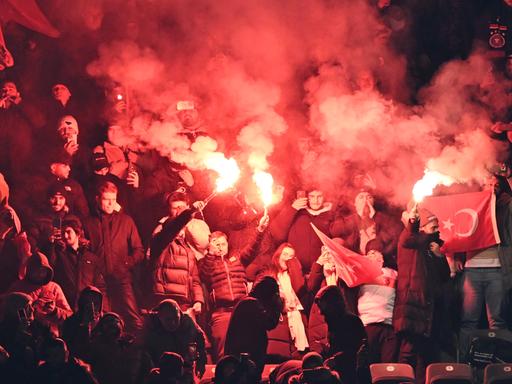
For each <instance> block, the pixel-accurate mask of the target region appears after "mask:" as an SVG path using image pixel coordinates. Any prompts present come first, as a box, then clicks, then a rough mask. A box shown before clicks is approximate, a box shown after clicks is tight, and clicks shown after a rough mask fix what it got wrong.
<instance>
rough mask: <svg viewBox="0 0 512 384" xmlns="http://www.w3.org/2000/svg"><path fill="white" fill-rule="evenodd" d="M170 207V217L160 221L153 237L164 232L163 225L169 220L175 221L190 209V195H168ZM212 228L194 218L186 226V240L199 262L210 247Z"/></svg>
mask: <svg viewBox="0 0 512 384" xmlns="http://www.w3.org/2000/svg"><path fill="white" fill-rule="evenodd" d="M165 201H166V202H167V207H168V215H167V216H164V217H162V218H161V219H160V220H159V221H158V225H157V226H156V228H155V229H154V230H153V236H154V235H156V234H157V233H159V232H160V231H161V230H162V226H163V224H164V223H165V222H166V221H167V220H168V219H175V218H176V217H177V216H178V215H179V214H180V213H181V212H183V211H184V210H186V209H189V208H190V197H189V196H188V194H186V193H183V192H179V191H175V192H172V193H168V194H167V195H166V197H165ZM209 236H210V228H209V227H208V224H206V222H205V221H204V220H201V219H198V218H196V217H192V218H191V219H190V221H189V222H188V223H187V225H186V226H185V240H186V242H187V244H188V245H189V246H190V248H191V249H192V251H193V252H194V255H195V257H196V259H197V260H200V259H202V258H203V257H204V256H205V254H206V252H207V248H208V245H209Z"/></svg>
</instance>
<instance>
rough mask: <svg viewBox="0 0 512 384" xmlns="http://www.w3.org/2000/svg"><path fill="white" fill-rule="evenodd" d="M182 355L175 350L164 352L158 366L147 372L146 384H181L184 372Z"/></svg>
mask: <svg viewBox="0 0 512 384" xmlns="http://www.w3.org/2000/svg"><path fill="white" fill-rule="evenodd" d="M184 364H185V362H184V361H183V357H181V356H180V355H179V354H178V353H175V352H164V353H162V356H160V360H159V361H158V367H157V368H153V369H152V370H151V372H150V373H149V377H148V380H147V384H181V383H182V380H183V374H184V367H183V366H184Z"/></svg>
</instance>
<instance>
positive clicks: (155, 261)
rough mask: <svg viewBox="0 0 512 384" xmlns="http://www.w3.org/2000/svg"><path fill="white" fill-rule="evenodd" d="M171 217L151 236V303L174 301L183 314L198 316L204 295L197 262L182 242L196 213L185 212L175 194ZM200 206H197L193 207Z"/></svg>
mask: <svg viewBox="0 0 512 384" xmlns="http://www.w3.org/2000/svg"><path fill="white" fill-rule="evenodd" d="M169 200H170V204H171V207H174V208H171V216H170V217H169V218H168V219H167V220H166V221H165V222H164V223H163V224H162V225H161V226H160V227H159V228H161V230H160V231H158V229H159V228H157V230H156V231H155V233H154V236H153V239H152V241H151V252H150V262H151V269H152V293H153V296H154V301H155V302H158V301H161V300H162V299H167V298H168V299H173V300H176V301H177V302H178V304H179V305H180V308H181V309H182V310H183V311H188V310H189V309H190V310H191V311H192V312H191V314H192V313H193V314H194V316H195V314H199V313H201V311H202V309H203V306H204V295H203V289H202V287H201V281H200V279H199V272H198V269H197V263H196V258H195V256H194V252H193V251H192V249H191V247H190V246H189V245H188V244H187V242H186V240H185V229H184V228H185V226H186V225H187V224H188V223H189V221H190V220H191V218H192V215H193V214H194V212H195V209H191V208H187V207H188V203H187V201H188V200H187V197H186V195H184V194H183V193H180V192H175V193H174V194H173V195H172V196H171V197H170V198H169ZM195 204H196V206H198V207H199V206H200V202H197V203H195Z"/></svg>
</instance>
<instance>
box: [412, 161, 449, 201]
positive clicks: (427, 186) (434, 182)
mask: <svg viewBox="0 0 512 384" xmlns="http://www.w3.org/2000/svg"><path fill="white" fill-rule="evenodd" d="M454 182H455V179H453V178H452V177H450V176H447V175H443V174H442V173H439V172H437V171H430V170H428V169H426V170H425V175H424V176H423V178H422V179H421V180H418V181H417V182H416V184H414V187H413V189H412V195H413V197H414V201H415V202H416V203H419V202H421V201H423V199H424V198H425V197H427V196H430V195H432V193H433V191H434V188H435V187H437V186H438V185H439V184H442V185H444V186H447V187H449V186H450V185H452V184H453V183H454Z"/></svg>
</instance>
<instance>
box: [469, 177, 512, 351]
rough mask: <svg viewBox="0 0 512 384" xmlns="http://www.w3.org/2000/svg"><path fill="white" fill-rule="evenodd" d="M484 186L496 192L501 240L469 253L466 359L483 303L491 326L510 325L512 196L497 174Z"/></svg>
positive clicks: (488, 178) (487, 179) (504, 327)
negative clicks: (506, 311)
mask: <svg viewBox="0 0 512 384" xmlns="http://www.w3.org/2000/svg"><path fill="white" fill-rule="evenodd" d="M503 181H504V180H502V182H501V184H503ZM484 188H485V189H487V190H492V191H493V192H494V193H495V194H496V219H497V224H498V228H499V232H500V239H501V241H502V242H501V244H498V245H495V246H492V247H489V248H486V249H480V250H478V251H473V252H468V253H467V254H466V262H465V264H464V272H463V287H462V290H463V292H462V318H461V329H460V331H461V332H460V333H461V335H460V340H461V347H462V351H461V352H462V357H463V359H464V358H466V352H467V351H468V350H469V342H470V338H471V333H472V331H474V330H475V329H477V328H478V324H479V321H480V318H481V315H482V307H485V314H486V316H487V323H488V326H489V328H490V329H506V328H507V324H506V321H505V318H504V317H503V315H504V313H503V308H504V305H505V298H506V293H507V290H508V289H510V279H511V259H510V255H509V254H508V252H507V250H506V247H507V245H508V243H509V239H510V235H509V232H510V223H509V217H510V212H511V202H512V196H511V195H510V193H508V192H507V189H504V188H502V186H500V180H499V179H498V178H497V177H496V176H494V175H490V176H489V177H487V178H486V180H485V185H484ZM484 304H485V305H484Z"/></svg>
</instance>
